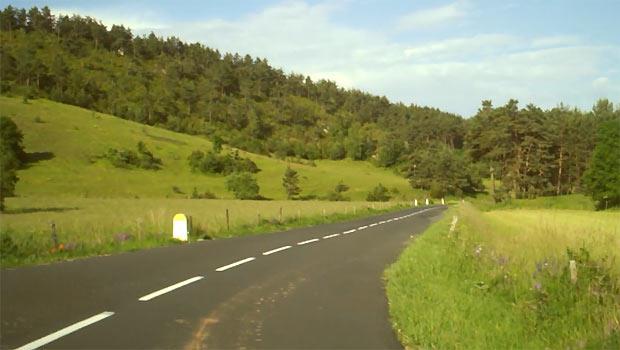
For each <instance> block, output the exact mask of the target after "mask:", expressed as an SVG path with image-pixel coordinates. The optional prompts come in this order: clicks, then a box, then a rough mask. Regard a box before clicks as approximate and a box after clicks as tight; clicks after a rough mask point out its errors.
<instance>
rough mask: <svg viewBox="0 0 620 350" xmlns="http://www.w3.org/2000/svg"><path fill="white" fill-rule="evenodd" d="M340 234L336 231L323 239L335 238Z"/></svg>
mask: <svg viewBox="0 0 620 350" xmlns="http://www.w3.org/2000/svg"><path fill="white" fill-rule="evenodd" d="M338 236H340V233H334V234H333V235H327V236H323V239H328V238H334V237H338Z"/></svg>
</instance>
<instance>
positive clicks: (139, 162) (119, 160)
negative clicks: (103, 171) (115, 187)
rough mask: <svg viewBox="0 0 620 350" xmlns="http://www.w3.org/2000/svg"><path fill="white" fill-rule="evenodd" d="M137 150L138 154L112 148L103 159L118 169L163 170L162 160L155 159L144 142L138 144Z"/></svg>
mask: <svg viewBox="0 0 620 350" xmlns="http://www.w3.org/2000/svg"><path fill="white" fill-rule="evenodd" d="M137 148H138V152H135V151H132V150H128V149H121V150H118V149H115V148H110V149H108V152H107V153H106V154H104V155H103V158H105V159H107V160H108V161H109V162H110V163H111V164H112V165H113V166H114V167H116V168H123V169H131V168H140V169H147V170H159V169H160V168H161V165H162V162H161V159H159V158H155V156H153V153H151V151H149V150H148V149H147V148H146V145H145V144H144V143H143V142H142V141H140V142H138V146H137Z"/></svg>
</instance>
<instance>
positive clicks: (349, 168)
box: [0, 96, 415, 200]
mask: <svg viewBox="0 0 620 350" xmlns="http://www.w3.org/2000/svg"><path fill="white" fill-rule="evenodd" d="M0 110H1V111H2V113H3V114H4V115H7V116H9V117H11V118H12V119H13V120H14V121H15V122H16V123H17V124H18V126H19V128H20V129H21V130H22V131H23V133H24V146H25V149H26V152H28V153H35V154H36V156H37V157H38V158H39V159H41V160H39V161H38V162H36V163H32V164H30V166H29V167H28V168H26V169H24V170H21V171H19V177H20V181H19V183H18V184H17V190H16V193H17V195H19V196H27V197H33V196H46V197H49V196H72V197H74V196H79V197H89V198H90V197H140V198H142V197H174V196H176V197H186V196H184V195H179V194H175V193H174V192H173V191H172V187H173V186H176V187H178V188H180V189H181V190H182V191H183V192H185V193H187V194H189V193H191V191H192V188H193V187H197V189H198V191H199V192H204V191H205V190H209V191H211V192H213V193H215V194H216V195H217V196H218V198H232V195H231V194H230V193H229V192H228V191H226V189H225V178H224V177H223V176H207V175H202V174H196V173H192V172H191V171H190V169H189V166H188V164H187V157H188V156H189V154H190V153H191V152H192V151H194V150H203V151H206V150H210V149H211V143H210V142H209V141H208V140H206V139H204V138H202V137H196V136H189V135H186V134H180V133H175V132H171V131H168V130H164V129H160V128H156V127H150V126H145V125H143V124H138V123H135V122H131V121H127V120H123V119H120V118H116V117H114V116H110V115H106V114H101V113H95V112H92V111H89V110H85V109H82V108H78V107H73V106H69V105H64V104H60V103H56V102H51V101H48V100H43V99H38V100H31V101H30V102H29V103H27V104H25V103H23V102H22V99H21V98H10V97H4V96H1V97H0ZM138 141H143V142H144V143H145V144H146V146H147V147H148V148H149V149H150V150H151V151H152V152H153V153H154V155H155V156H156V157H159V158H161V159H162V161H163V164H164V166H163V169H162V170H159V171H148V170H123V169H118V168H114V167H113V166H111V165H110V164H109V163H108V162H107V161H105V160H96V159H95V157H97V156H99V155H101V154H103V153H104V152H106V151H107V149H108V148H110V147H112V148H130V149H134V150H135V147H136V144H137V142H138ZM225 151H226V150H225ZM241 154H242V156H246V157H249V158H251V159H252V160H253V161H254V162H256V164H257V165H258V167H259V168H260V169H262V171H261V172H260V173H258V174H257V178H258V183H259V185H260V188H261V191H260V192H261V194H262V195H263V196H265V197H267V198H272V199H284V198H285V193H284V191H283V188H282V184H281V182H282V175H283V173H284V170H285V168H286V166H287V162H285V161H281V160H276V159H272V158H269V157H265V156H259V155H254V154H248V153H244V152H241ZM291 167H292V168H294V169H295V170H297V171H298V172H299V174H300V179H301V181H300V182H301V183H300V185H301V188H302V190H303V192H302V195H317V196H322V195H325V194H326V193H327V192H328V191H330V190H332V189H333V188H334V186H336V185H337V184H338V182H339V181H341V180H343V181H344V182H345V183H346V184H347V185H349V186H350V190H349V192H347V193H346V195H347V196H349V197H351V199H352V200H365V197H366V194H367V192H369V191H370V190H371V189H372V188H373V187H374V186H376V185H377V184H378V183H379V182H381V183H383V185H385V186H386V187H388V188H389V189H392V188H396V189H397V190H398V195H397V196H396V198H395V199H411V198H413V197H414V195H415V193H414V191H413V190H412V189H411V188H410V186H409V184H408V182H407V181H406V179H404V178H402V177H400V176H398V175H395V174H394V173H393V172H392V171H391V170H386V169H381V168H377V167H375V166H373V165H372V164H370V163H368V162H359V161H350V160H342V161H328V160H322V161H317V162H316V166H310V165H300V164H294V163H293V164H291Z"/></svg>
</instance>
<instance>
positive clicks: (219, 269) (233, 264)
mask: <svg viewBox="0 0 620 350" xmlns="http://www.w3.org/2000/svg"><path fill="white" fill-rule="evenodd" d="M255 259H256V258H255V257H251V258H245V259H243V260H239V261H237V262H234V263H232V264H228V265H225V266H222V267H218V268H217V269H215V271H217V272H222V271H226V270H228V269H231V268H233V267H235V266H239V265H241V264H245V263H247V262H250V261H252V260H255Z"/></svg>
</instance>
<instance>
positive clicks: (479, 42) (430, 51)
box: [404, 34, 519, 61]
mask: <svg viewBox="0 0 620 350" xmlns="http://www.w3.org/2000/svg"><path fill="white" fill-rule="evenodd" d="M518 41H519V39H518V38H517V37H515V36H512V35H504V34H481V35H475V36H471V37H462V38H452V39H447V40H442V41H436V42H432V43H428V44H423V45H419V46H414V47H410V48H407V49H405V51H404V53H405V56H407V57H411V58H416V59H425V58H426V57H428V58H430V59H432V60H435V61H436V60H437V59H438V58H440V57H441V58H443V59H446V58H450V57H464V56H465V55H469V54H472V53H475V54H478V55H480V54H484V53H490V52H497V51H498V50H500V49H506V48H507V47H510V46H513V45H514V44H517V43H518Z"/></svg>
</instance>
